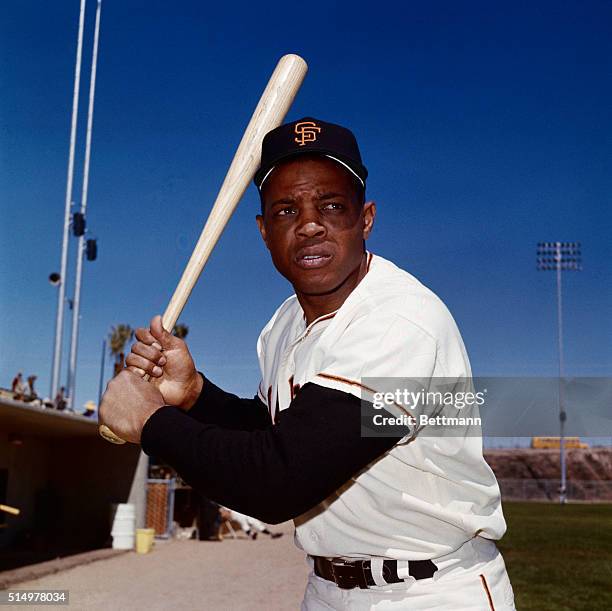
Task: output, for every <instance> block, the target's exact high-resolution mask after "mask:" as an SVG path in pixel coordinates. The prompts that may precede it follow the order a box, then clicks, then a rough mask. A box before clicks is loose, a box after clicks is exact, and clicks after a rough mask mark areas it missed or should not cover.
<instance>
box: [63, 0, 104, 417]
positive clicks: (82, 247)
mask: <svg viewBox="0 0 612 611" xmlns="http://www.w3.org/2000/svg"><path fill="white" fill-rule="evenodd" d="M101 10H102V0H98V5H97V8H96V25H95V26H94V41H93V52H92V59H91V75H90V80H89V106H88V110H87V133H86V136H85V161H84V163H83V185H82V191H81V210H80V212H77V213H75V215H74V217H75V223H74V225H76V224H77V223H76V220H77V219H79V222H80V224H81V225H82V226H81V227H80V231H78V237H79V243H78V246H77V254H76V272H75V278H76V279H75V284H74V301H73V303H74V305H73V308H72V332H71V335H70V356H69V359H68V381H67V383H66V388H67V389H68V401H69V406H70V408H71V409H72V410H74V409H75V406H76V368H77V351H78V344H79V321H80V316H81V281H82V277H83V258H84V257H86V258H87V259H88V260H89V261H93V260H95V258H96V252H97V247H96V243H95V240H92V239H89V240H87V239H86V237H85V213H86V211H87V193H88V188H89V162H90V160H91V135H92V130H93V113H94V100H95V96H96V72H97V66H98V44H99V40H100V12H101ZM75 234H77V232H76V231H75Z"/></svg>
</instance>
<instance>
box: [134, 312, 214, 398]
mask: <svg viewBox="0 0 612 611" xmlns="http://www.w3.org/2000/svg"><path fill="white" fill-rule="evenodd" d="M136 339H137V340H138V341H137V342H136V343H135V344H134V345H133V346H132V351H131V352H130V354H129V355H128V357H127V359H126V360H125V362H126V365H127V366H128V369H130V370H131V371H133V372H134V373H136V374H138V375H141V376H144V375H145V374H148V375H150V376H151V383H152V384H155V386H157V388H158V389H159V391H160V392H161V394H162V396H163V398H164V401H165V402H166V404H167V405H175V406H177V407H180V408H182V409H185V410H188V409H190V408H191V407H192V406H193V404H194V403H195V402H196V400H197V398H198V397H199V396H200V392H201V391H202V384H203V380H202V376H201V375H200V374H199V373H198V372H197V370H196V368H195V364H194V362H193V359H192V358H191V354H190V353H189V350H188V348H187V344H186V343H185V342H184V341H183V340H182V339H179V338H178V337H175V336H174V335H172V334H170V333H168V331H166V330H165V329H164V328H163V326H162V320H161V316H155V317H154V318H153V319H152V320H151V327H150V328H149V329H146V328H140V329H136Z"/></svg>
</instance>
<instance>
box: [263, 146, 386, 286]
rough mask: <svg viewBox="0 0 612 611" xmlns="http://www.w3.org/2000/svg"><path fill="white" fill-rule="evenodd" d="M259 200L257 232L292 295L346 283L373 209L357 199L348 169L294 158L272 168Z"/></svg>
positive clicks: (359, 257) (357, 262)
mask: <svg viewBox="0 0 612 611" xmlns="http://www.w3.org/2000/svg"><path fill="white" fill-rule="evenodd" d="M262 198H263V202H264V210H263V215H261V216H258V217H257V224H258V226H259V230H260V232H261V235H262V237H263V239H264V241H265V243H266V246H267V247H268V249H269V250H270V254H271V255H272V261H273V262H274V265H275V267H276V269H277V270H278V271H279V272H280V273H281V274H282V275H283V276H284V277H285V278H287V280H289V282H291V284H292V285H293V287H294V289H295V291H296V294H298V296H299V295H300V294H301V295H312V296H314V295H327V294H330V295H331V294H334V293H335V292H336V291H339V290H342V287H345V285H346V284H347V283H348V284H350V283H351V281H352V279H353V278H354V276H356V274H357V273H358V271H359V267H360V264H361V262H362V259H363V252H364V247H363V241H364V240H365V239H367V238H368V236H369V234H370V231H371V229H372V225H373V222H374V216H375V211H376V210H375V205H374V203H373V202H368V203H366V204H362V202H361V201H358V198H357V194H356V189H355V187H354V184H353V181H352V179H351V177H350V174H349V173H348V171H346V170H345V169H344V168H342V167H341V166H340V165H339V164H337V163H336V162H334V161H332V160H330V159H326V158H324V157H297V158H296V159H293V160H290V161H287V162H285V163H283V164H282V165H280V166H279V167H277V168H275V169H274V171H273V172H272V174H271V175H270V176H269V177H268V179H267V180H266V182H265V183H264V187H263V192H262ZM358 281H359V279H358V278H357V279H355V281H354V283H353V286H350V287H349V292H350V290H352V289H353V288H354V286H355V285H356V284H357V282H358Z"/></svg>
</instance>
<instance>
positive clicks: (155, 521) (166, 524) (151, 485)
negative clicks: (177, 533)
mask: <svg viewBox="0 0 612 611" xmlns="http://www.w3.org/2000/svg"><path fill="white" fill-rule="evenodd" d="M175 487H176V480H175V479H148V480H147V528H154V529H155V536H156V537H162V538H165V539H167V538H168V537H170V536H171V535H172V522H173V516H174V489H175Z"/></svg>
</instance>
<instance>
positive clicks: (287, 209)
mask: <svg viewBox="0 0 612 611" xmlns="http://www.w3.org/2000/svg"><path fill="white" fill-rule="evenodd" d="M288 214H295V208H294V207H293V206H285V207H284V208H279V209H278V210H277V211H276V215H277V216H287V215H288Z"/></svg>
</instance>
